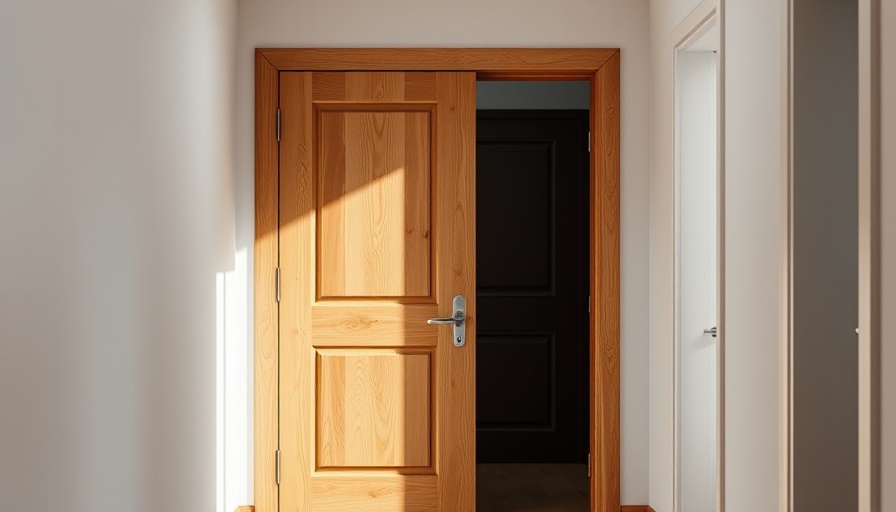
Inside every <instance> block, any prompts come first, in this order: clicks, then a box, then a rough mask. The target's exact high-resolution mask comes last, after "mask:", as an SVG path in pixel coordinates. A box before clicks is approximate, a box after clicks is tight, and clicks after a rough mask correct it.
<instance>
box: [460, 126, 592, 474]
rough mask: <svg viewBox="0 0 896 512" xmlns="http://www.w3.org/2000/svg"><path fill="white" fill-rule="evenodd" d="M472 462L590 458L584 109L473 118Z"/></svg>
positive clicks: (586, 166)
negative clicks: (474, 300)
mask: <svg viewBox="0 0 896 512" xmlns="http://www.w3.org/2000/svg"><path fill="white" fill-rule="evenodd" d="M476 130H477V135H476V187H477V190H476V229H477V236H476V239H477V240H476V258H477V260H476V266H477V267H476V280H477V293H476V297H477V304H478V306H477V313H478V318H477V326H478V330H477V334H476V336H477V337H476V339H477V356H476V379H477V380H476V428H477V462H486V463H487V462H527V463H583V462H585V460H586V457H587V452H588V278H589V277H588V267H587V261H588V231H587V229H588V213H587V212H588V174H589V173H588V112H587V111H579V110H563V111H557V110H548V111H545V110H524V111H520V110H515V111H495V110H482V111H479V112H478V115H477V124H476Z"/></svg>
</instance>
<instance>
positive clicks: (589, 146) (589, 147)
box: [277, 110, 591, 153]
mask: <svg viewBox="0 0 896 512" xmlns="http://www.w3.org/2000/svg"><path fill="white" fill-rule="evenodd" d="M277 112H280V111H279V110H278V111H277ZM277 115H278V117H277V119H280V117H279V114H277ZM277 122H278V126H279V121H277ZM277 133H280V131H279V129H278V131H277ZM277 140H280V136H279V135H277ZM588 152H589V153H591V132H588Z"/></svg>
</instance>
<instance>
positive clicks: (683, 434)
mask: <svg viewBox="0 0 896 512" xmlns="http://www.w3.org/2000/svg"><path fill="white" fill-rule="evenodd" d="M714 35H715V34H709V35H708V37H711V36H714ZM716 55H717V54H716V53H715V52H713V51H684V52H681V53H680V54H679V55H678V67H679V70H678V77H679V81H678V87H679V91H678V92H679V96H678V98H679V110H678V125H679V144H680V150H679V159H680V160H679V171H678V201H679V202H678V214H679V221H678V251H679V252H678V254H679V259H678V265H679V270H678V272H679V277H678V299H679V306H678V312H679V313H678V314H679V317H678V345H679V348H678V363H677V364H678V369H677V371H678V378H677V382H676V384H677V385H678V420H677V422H678V423H677V427H678V430H677V432H678V437H679V441H678V442H679V448H678V471H679V481H680V490H679V492H680V496H679V500H678V503H679V508H678V510H680V511H682V512H713V511H714V510H715V508H716V453H717V451H718V450H717V449H716V448H717V447H716V442H717V440H718V436H717V434H716V432H717V430H718V425H717V414H718V407H716V404H717V400H718V390H717V389H716V388H717V386H716V379H717V376H718V372H717V366H718V360H717V358H718V351H717V350H716V349H717V346H716V345H717V341H718V339H717V338H713V337H711V336H707V335H706V334H704V330H705V329H708V328H711V327H713V326H715V325H716V316H717V315H716V314H717V308H718V301H717V294H718V287H717V281H718V276H717V273H718V262H717V259H718V254H717V253H718V236H717V229H718V222H717V218H718V206H717V204H718V191H717V186H718V180H717V179H716V175H717V172H718V153H717V151H716V143H717V140H718V132H717V130H716V125H717V118H718V103H717V98H718V92H717V90H718V76H717V73H716V72H717V66H716Z"/></svg>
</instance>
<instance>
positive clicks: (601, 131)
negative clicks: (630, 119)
mask: <svg viewBox="0 0 896 512" xmlns="http://www.w3.org/2000/svg"><path fill="white" fill-rule="evenodd" d="M619 74H620V69H619V53H618V52H617V53H615V54H614V55H613V56H612V57H611V58H610V59H609V60H608V61H607V63H606V64H604V66H603V67H601V68H600V69H599V70H598V71H597V73H595V76H594V81H593V82H592V86H591V90H592V99H591V105H592V114H591V124H592V126H591V133H592V136H593V137H594V138H595V140H594V143H593V145H592V148H593V149H592V151H591V172H592V177H591V183H592V187H593V189H592V196H591V208H592V212H591V226H592V231H591V234H592V238H591V258H592V261H593V266H592V276H591V296H592V297H596V298H597V300H596V301H595V303H596V304H597V307H596V308H592V314H591V357H592V363H591V369H592V370H591V371H592V392H591V400H592V403H591V414H592V416H591V425H592V429H591V435H592V440H591V447H592V448H591V463H592V467H593V471H592V474H594V475H596V477H595V478H592V482H591V499H592V506H591V509H592V510H593V511H596V512H616V511H617V510H619V506H620V503H619V502H620V472H621V460H620V451H619V444H620V433H619V429H620V419H619V402H620V398H619V396H620V390H619V386H620V380H619V379H620V377H619V166H620V161H619V121H620V114H619V93H620V89H619V87H620V85H619Z"/></svg>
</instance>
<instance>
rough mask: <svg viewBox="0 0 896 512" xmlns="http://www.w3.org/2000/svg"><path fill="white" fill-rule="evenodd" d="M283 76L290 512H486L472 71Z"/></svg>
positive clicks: (283, 409) (283, 375) (284, 505)
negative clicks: (480, 439) (456, 314)
mask: <svg viewBox="0 0 896 512" xmlns="http://www.w3.org/2000/svg"><path fill="white" fill-rule="evenodd" d="M279 80H280V88H279V90H280V110H281V140H280V155H279V158H280V220H279V233H280V269H281V290H280V293H281V298H280V321H279V325H280V332H279V340H280V341H279V343H280V381H279V390H280V391H279V409H280V411H279V412H280V414H279V417H280V420H279V421H280V425H279V432H280V434H279V435H280V455H281V474H280V478H281V481H280V487H279V492H280V510H281V511H290V512H294V511H303V512H307V511H326V512H335V511H341V510H346V511H353V512H359V511H390V512H403V511H446V512H457V511H465V512H466V511H472V510H474V506H475V505H474V503H475V498H474V493H475V475H474V471H475V426H474V421H475V420H474V392H475V391H474V390H475V384H474V376H475V369H474V361H475V354H474V350H475V332H476V325H475V322H476V314H475V311H476V309H475V308H476V305H475V296H476V293H475V283H474V277H475V266H474V265H475V261H474V257H475V233H474V230H475V224H474V219H475V213H474V211H473V210H474V206H475V191H474V188H475V178H474V165H475V155H474V152H475V146H474V141H475V138H474V137H475V135H474V131H475V122H476V113H475V74H474V73H472V72H283V73H280V79H279ZM458 294H460V295H464V296H465V298H466V314H467V318H468V319H467V321H466V334H467V338H466V342H465V345H464V346H462V347H455V346H454V343H453V335H452V327H451V326H434V325H427V322H426V321H427V319H429V318H433V317H446V316H451V315H452V310H451V308H452V300H453V298H454V297H455V295H458Z"/></svg>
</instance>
